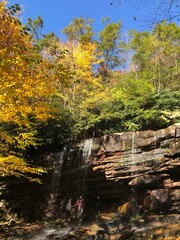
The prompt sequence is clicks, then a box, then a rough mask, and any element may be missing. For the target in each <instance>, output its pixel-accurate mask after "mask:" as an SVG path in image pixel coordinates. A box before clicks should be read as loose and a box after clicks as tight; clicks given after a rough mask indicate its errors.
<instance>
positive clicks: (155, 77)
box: [131, 22, 180, 92]
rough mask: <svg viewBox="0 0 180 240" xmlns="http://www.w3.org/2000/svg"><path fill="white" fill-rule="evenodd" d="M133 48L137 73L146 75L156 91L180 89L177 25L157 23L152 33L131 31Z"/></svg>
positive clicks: (178, 29)
mask: <svg viewBox="0 0 180 240" xmlns="http://www.w3.org/2000/svg"><path fill="white" fill-rule="evenodd" d="M132 36H133V37H132V41H131V47H132V49H133V50H134V51H135V52H134V55H133V58H132V60H133V63H134V65H136V69H137V71H136V72H137V73H140V74H141V75H142V74H144V75H145V74H146V78H147V79H148V81H151V83H152V84H153V86H154V88H155V89H156V90H157V91H158V92H160V90H161V89H164V88H167V87H168V88H173V87H178V81H179V64H180V63H179V59H180V47H179V38H180V28H179V27H178V26H177V25H176V24H175V23H171V24H167V23H166V22H163V23H161V24H157V25H156V26H155V27H154V29H153V30H152V33H149V32H132Z"/></svg>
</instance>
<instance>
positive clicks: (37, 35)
mask: <svg viewBox="0 0 180 240" xmlns="http://www.w3.org/2000/svg"><path fill="white" fill-rule="evenodd" d="M26 27H27V29H28V30H29V31H30V32H31V33H32V36H33V38H34V40H35V41H38V40H40V39H41V38H42V29H43V27H44V21H43V19H42V18H41V17H40V16H38V17H37V19H35V20H32V19H31V18H28V20H27V23H26Z"/></svg>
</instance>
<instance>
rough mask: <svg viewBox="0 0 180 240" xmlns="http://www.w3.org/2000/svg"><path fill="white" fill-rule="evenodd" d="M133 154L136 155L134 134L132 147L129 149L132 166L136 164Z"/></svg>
mask: <svg viewBox="0 0 180 240" xmlns="http://www.w3.org/2000/svg"><path fill="white" fill-rule="evenodd" d="M134 153H136V143H135V132H132V147H131V162H132V165H135V164H136V160H135V158H134Z"/></svg>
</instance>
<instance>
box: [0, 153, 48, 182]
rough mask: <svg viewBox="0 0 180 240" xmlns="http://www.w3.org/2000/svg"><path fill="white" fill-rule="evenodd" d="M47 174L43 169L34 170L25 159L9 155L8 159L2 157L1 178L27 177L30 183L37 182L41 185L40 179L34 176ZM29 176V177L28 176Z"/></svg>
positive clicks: (0, 164) (0, 160) (0, 165)
mask: <svg viewBox="0 0 180 240" xmlns="http://www.w3.org/2000/svg"><path fill="white" fill-rule="evenodd" d="M43 173H45V171H44V170H42V169H41V168H34V167H33V168H32V167H31V166H29V165H27V163H25V162H24V161H23V159H21V158H18V157H15V156H12V155H9V156H6V157H2V156H1V157H0V176H1V177H4V176H11V175H14V176H16V177H26V178H27V179H29V180H30V181H36V182H39V183H40V180H39V179H38V178H34V177H33V175H34V174H36V175H42V174H43ZM27 174H28V175H27Z"/></svg>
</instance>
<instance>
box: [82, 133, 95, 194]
mask: <svg viewBox="0 0 180 240" xmlns="http://www.w3.org/2000/svg"><path fill="white" fill-rule="evenodd" d="M92 147H93V138H89V139H86V140H85V141H84V144H83V150H82V159H83V162H82V164H83V165H84V166H83V167H84V176H83V194H84V193H85V191H86V176H87V171H88V166H89V162H90V159H91V152H92Z"/></svg>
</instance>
